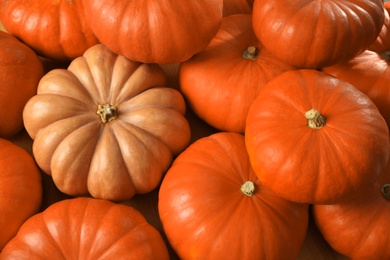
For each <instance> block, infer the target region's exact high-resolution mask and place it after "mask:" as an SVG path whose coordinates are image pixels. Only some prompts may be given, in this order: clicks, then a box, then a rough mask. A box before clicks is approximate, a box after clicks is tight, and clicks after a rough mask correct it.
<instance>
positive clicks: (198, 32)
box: [83, 0, 223, 64]
mask: <svg viewBox="0 0 390 260" xmlns="http://www.w3.org/2000/svg"><path fill="white" fill-rule="evenodd" d="M83 3H84V7H85V12H86V13H87V14H88V16H87V21H88V23H89V25H90V28H91V29H92V31H93V32H94V33H95V35H96V36H97V38H98V39H99V40H100V42H101V43H103V44H104V45H106V46H107V47H108V48H109V49H110V50H112V51H113V52H115V53H118V54H120V55H123V56H125V57H127V58H129V59H131V60H135V61H139V62H144V63H160V64H163V63H178V62H182V61H184V60H187V59H189V58H190V57H191V56H193V55H194V54H195V53H198V52H199V51H201V50H202V49H203V48H204V47H205V46H206V45H207V44H208V42H209V41H210V40H211V38H212V37H213V36H214V34H215V33H216V32H217V30H218V27H219V26H220V23H221V20H222V7H223V0H187V1H177V0H159V1H155V0H146V1H145V0H144V1H142V2H141V1H138V0H130V1H128V0H83ZM112 17H115V19H112ZM108 32H115V33H108Z"/></svg>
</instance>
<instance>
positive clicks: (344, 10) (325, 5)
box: [252, 0, 384, 68]
mask: <svg viewBox="0 0 390 260" xmlns="http://www.w3.org/2000/svg"><path fill="white" fill-rule="evenodd" d="M252 14H253V29H254V31H255V33H256V35H257V37H258V38H259V40H260V42H262V43H263V44H264V46H265V47H266V48H267V49H269V50H270V51H271V52H272V53H274V54H275V55H276V56H277V57H278V58H280V59H282V60H283V61H286V62H288V63H290V64H292V65H294V66H296V67H299V68H320V67H323V66H329V65H331V64H333V63H335V62H339V61H345V60H348V59H350V58H352V57H354V56H355V55H357V54H359V53H361V52H362V51H364V50H365V49H367V48H368V47H369V46H370V45H371V44H372V43H373V42H374V41H375V40H376V38H377V36H378V35H379V32H380V31H381V28H382V25H383V20H384V9H383V0H370V1H367V0H350V1H345V0H325V1H324V0H310V1H308V0H267V1H255V2H254V5H253V12H252Z"/></svg>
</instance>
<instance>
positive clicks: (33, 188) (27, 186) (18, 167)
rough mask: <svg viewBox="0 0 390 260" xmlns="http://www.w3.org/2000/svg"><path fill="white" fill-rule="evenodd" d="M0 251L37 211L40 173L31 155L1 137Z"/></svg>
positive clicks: (39, 196) (40, 187) (39, 201)
mask: <svg viewBox="0 0 390 260" xmlns="http://www.w3.org/2000/svg"><path fill="white" fill-rule="evenodd" d="M0 158H1V159H0V168H1V171H0V230H1V232H0V251H1V250H2V249H3V247H4V246H5V245H6V244H7V243H8V242H9V241H10V240H11V239H12V238H13V237H14V236H15V235H16V233H17V231H18V230H19V228H20V226H22V224H23V223H24V222H25V221H26V220H27V219H28V218H30V217H31V216H32V215H34V214H36V213H38V212H39V210H40V207H41V203H42V176H41V172H40V170H39V168H38V166H37V165H36V164H35V162H34V159H33V157H32V156H31V155H30V154H29V153H28V152H26V151H25V150H23V149H22V148H21V147H19V146H17V145H16V144H14V143H12V142H10V141H8V140H6V139H3V138H0Z"/></svg>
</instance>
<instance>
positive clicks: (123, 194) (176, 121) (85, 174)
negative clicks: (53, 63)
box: [23, 44, 191, 200]
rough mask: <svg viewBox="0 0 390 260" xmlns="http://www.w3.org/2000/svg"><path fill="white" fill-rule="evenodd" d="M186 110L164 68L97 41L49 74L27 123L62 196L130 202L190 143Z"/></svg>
mask: <svg viewBox="0 0 390 260" xmlns="http://www.w3.org/2000/svg"><path fill="white" fill-rule="evenodd" d="M185 110H186V105H185V102H184V98H183V97H182V95H181V94H180V92H179V91H177V90H175V89H173V88H169V87H166V86H165V74H164V72H163V70H162V69H161V67H159V66H158V65H156V64H142V63H138V62H134V61H131V60H128V59H126V58H125V57H123V56H120V55H117V54H115V53H113V52H111V51H109V50H108V49H107V48H106V47H105V46H104V45H102V44H98V45H95V46H93V47H91V48H90V49H88V50H87V51H86V52H85V54H84V55H83V56H82V57H79V58H77V59H75V60H73V61H72V63H71V64H70V65H69V67H68V69H56V70H52V71H50V72H49V73H47V74H46V75H45V76H44V77H43V78H42V80H41V81H40V83H39V86H38V93H37V95H35V96H34V97H32V98H31V99H30V100H29V101H28V103H27V104H26V106H25V108H24V113H23V118H24V124H25V128H26V130H27V132H28V134H29V135H30V136H31V138H32V139H33V140H34V143H33V153H34V157H35V159H36V161H37V163H38V165H39V166H40V167H41V169H42V170H43V171H44V172H46V173H47V174H50V175H51V176H52V178H53V181H54V183H55V184H56V186H57V187H58V188H59V189H60V190H61V191H62V192H64V193H66V194H69V195H72V196H76V195H85V194H88V193H90V194H91V195H92V196H93V197H95V198H104V199H110V200H126V199H129V198H131V197H132V196H133V195H134V194H136V193H147V192H150V191H152V190H153V189H154V188H156V187H157V186H158V185H159V183H160V181H161V178H162V176H163V174H164V173H165V171H166V170H167V169H168V167H169V166H170V164H171V162H172V160H173V158H174V156H175V155H176V154H178V153H180V152H181V151H182V150H183V149H184V148H185V147H186V146H187V145H188V143H189V141H190V135H191V133H190V127H189V124H188V122H187V120H186V118H185V117H184V114H185Z"/></svg>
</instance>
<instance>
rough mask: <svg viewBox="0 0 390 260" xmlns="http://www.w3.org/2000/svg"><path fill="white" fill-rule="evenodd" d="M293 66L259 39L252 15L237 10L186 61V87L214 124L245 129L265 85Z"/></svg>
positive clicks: (198, 108)
mask: <svg viewBox="0 0 390 260" xmlns="http://www.w3.org/2000/svg"><path fill="white" fill-rule="evenodd" d="M292 69H294V68H293V67H292V66H290V65H287V64H286V63H284V62H281V61H279V60H277V59H275V57H274V55H273V54H271V53H269V52H268V51H267V50H265V49H264V48H263V46H262V45H261V43H259V41H258V40H257V38H256V36H255V35H254V32H253V29H252V16H251V15H250V14H235V15H230V16H227V17H224V18H223V21H222V24H221V27H220V28H219V30H218V32H217V34H216V35H215V37H214V38H213V39H212V40H211V42H210V43H209V45H208V46H207V47H206V48H205V49H204V50H203V51H201V52H200V53H198V54H196V55H195V56H193V57H192V58H191V59H189V60H187V61H184V62H182V63H181V64H180V70H179V81H180V90H181V92H182V93H183V95H184V96H185V98H186V100H187V102H188V104H189V106H190V107H191V108H192V110H193V111H194V112H195V113H196V114H197V115H198V116H199V117H200V118H201V119H203V120H204V121H206V122H207V123H208V124H209V125H211V126H213V127H214V128H217V129H219V130H222V131H233V132H240V133H243V132H244V131H245V120H246V116H247V114H248V110H249V107H250V105H251V103H252V101H253V100H254V99H255V97H256V96H257V93H258V91H259V89H260V88H261V87H262V86H263V85H264V84H266V83H267V82H268V81H269V80H271V79H272V78H274V77H275V76H276V75H278V74H280V73H282V72H284V71H287V70H292Z"/></svg>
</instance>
